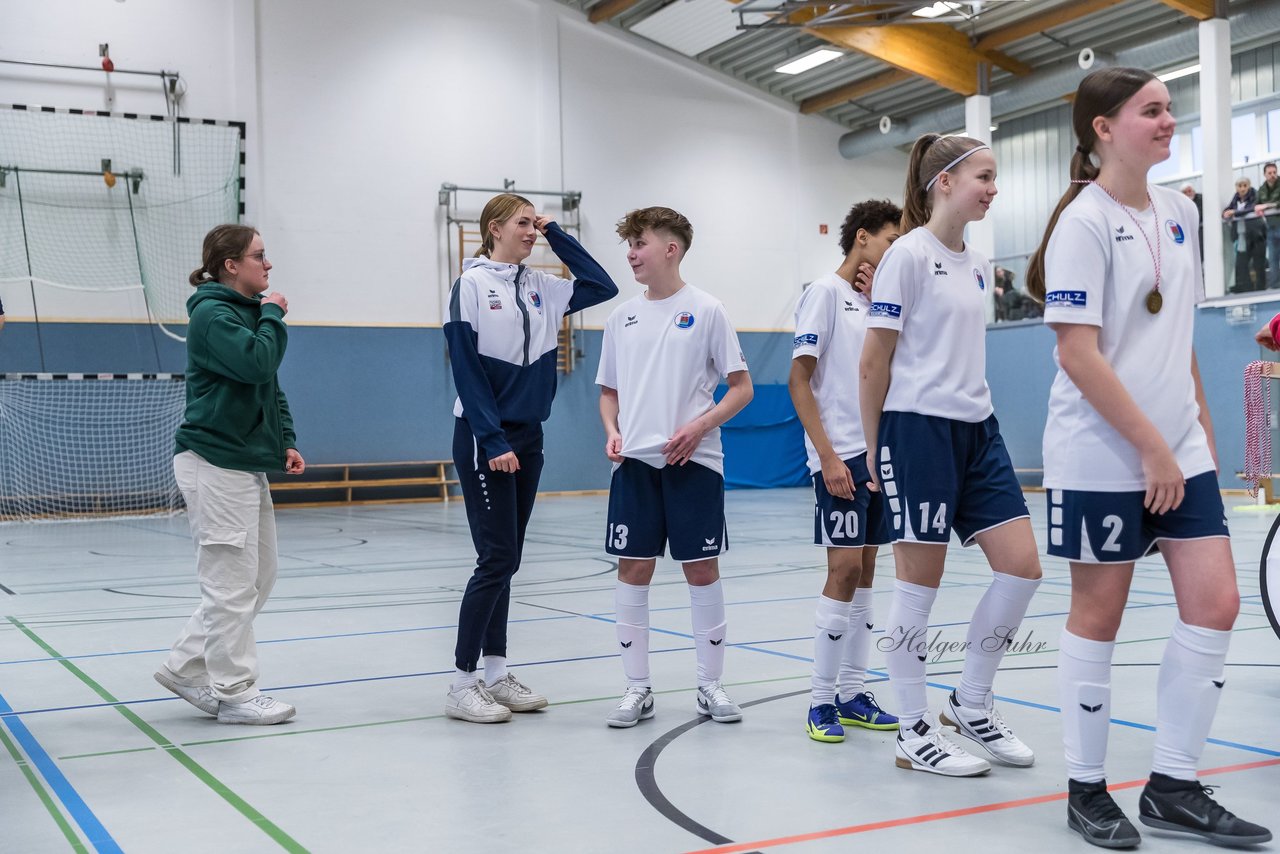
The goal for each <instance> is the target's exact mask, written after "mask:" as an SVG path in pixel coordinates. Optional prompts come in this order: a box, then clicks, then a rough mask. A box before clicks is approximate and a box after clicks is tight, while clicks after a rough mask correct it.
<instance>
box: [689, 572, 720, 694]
mask: <svg viewBox="0 0 1280 854" xmlns="http://www.w3.org/2000/svg"><path fill="white" fill-rule="evenodd" d="M689 603H690V605H691V606H692V607H691V608H690V611H691V612H692V618H693V646H694V650H695V651H696V652H697V655H698V685H699V686H703V685H710V684H711V683H712V682H715V681H718V680H719V679H720V677H721V676H723V675H724V636H725V622H724V590H723V589H721V587H720V579H718V578H717V579H716V580H715V581H713V582H711V583H710V584H706V585H703V586H701V587H695V586H694V585H692V584H690V585H689Z"/></svg>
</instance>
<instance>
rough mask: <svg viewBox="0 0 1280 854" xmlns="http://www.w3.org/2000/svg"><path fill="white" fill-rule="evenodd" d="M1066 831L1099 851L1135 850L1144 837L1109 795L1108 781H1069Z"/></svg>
mask: <svg viewBox="0 0 1280 854" xmlns="http://www.w3.org/2000/svg"><path fill="white" fill-rule="evenodd" d="M1067 827H1069V828H1071V829H1072V830H1074V831H1075V832H1076V833H1078V834H1080V835H1081V836H1083V837H1084V841H1085V842H1088V843H1089V844H1090V845H1097V846H1098V847H1099V848H1136V847H1137V846H1138V844H1139V843H1140V842H1142V835H1141V834H1140V833H1138V829H1137V828H1136V827H1134V826H1133V824H1132V823H1131V822H1130V821H1129V819H1128V818H1126V817H1125V814H1124V812H1123V811H1122V810H1121V809H1120V807H1119V805H1117V804H1116V802H1115V801H1114V800H1113V799H1112V797H1111V794H1110V793H1109V792H1108V791H1107V781H1106V780H1099V781H1098V782H1096V783H1081V782H1080V781H1079V780H1067Z"/></svg>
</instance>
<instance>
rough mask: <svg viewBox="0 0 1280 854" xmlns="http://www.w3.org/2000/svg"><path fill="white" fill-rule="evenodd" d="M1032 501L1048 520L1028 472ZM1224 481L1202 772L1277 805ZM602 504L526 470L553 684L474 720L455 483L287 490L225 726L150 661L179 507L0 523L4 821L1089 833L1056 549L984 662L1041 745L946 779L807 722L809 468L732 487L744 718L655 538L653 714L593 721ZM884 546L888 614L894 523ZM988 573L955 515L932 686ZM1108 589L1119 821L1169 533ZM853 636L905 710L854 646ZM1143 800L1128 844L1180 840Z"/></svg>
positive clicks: (603, 684)
mask: <svg viewBox="0 0 1280 854" xmlns="http://www.w3.org/2000/svg"><path fill="white" fill-rule="evenodd" d="M1028 501H1029V503H1030V505H1031V511H1032V519H1033V521H1034V523H1035V525H1036V531H1037V537H1039V539H1040V541H1041V543H1043V542H1044V519H1043V516H1044V496H1043V495H1042V494H1038V493H1032V494H1029V495H1028ZM1245 501H1246V499H1243V498H1229V499H1228V504H1229V506H1231V505H1235V506H1239V505H1242V504H1244V503H1245ZM1235 506H1232V509H1231V510H1230V511H1229V518H1230V522H1231V528H1232V532H1233V535H1234V539H1233V548H1234V551H1235V556H1236V560H1237V569H1238V572H1239V577H1240V588H1241V594H1242V597H1243V607H1242V610H1241V615H1240V618H1239V620H1238V622H1237V625H1236V630H1235V634H1236V637H1235V638H1234V640H1233V643H1232V648H1231V653H1230V656H1229V657H1228V668H1227V672H1228V680H1229V681H1228V684H1227V688H1226V690H1225V691H1224V693H1223V697H1222V703H1221V706H1220V707H1219V712H1218V717H1217V720H1216V722H1215V724H1214V728H1213V731H1212V737H1211V743H1210V744H1209V745H1208V746H1207V747H1206V749H1205V752H1204V757H1203V761H1202V763H1201V768H1202V778H1203V779H1204V781H1205V782H1207V783H1211V784H1213V785H1215V786H1219V787H1220V788H1219V789H1218V791H1217V793H1216V797H1218V798H1219V799H1220V801H1221V802H1222V803H1223V804H1224V805H1225V806H1227V807H1228V808H1229V809H1231V810H1233V811H1234V812H1236V813H1238V814H1239V815H1241V816H1242V817H1244V818H1247V819H1251V820H1254V821H1258V822H1261V823H1263V824H1269V825H1270V826H1271V827H1272V829H1273V830H1277V831H1280V822H1278V821H1276V820H1275V818H1274V816H1273V815H1272V814H1271V813H1270V810H1271V809H1274V803H1275V794H1276V792H1277V791H1280V737H1277V729H1276V726H1275V716H1274V715H1275V712H1274V710H1275V708H1276V706H1275V705H1273V704H1274V703H1276V701H1277V700H1280V678H1278V677H1280V671H1277V669H1276V668H1277V662H1278V661H1280V656H1277V651H1280V643H1278V641H1277V638H1276V636H1275V634H1274V633H1273V631H1272V629H1271V627H1270V624H1269V623H1268V620H1267V618H1266V615H1265V613H1264V610H1263V606H1262V604H1261V601H1260V598H1259V571H1258V563H1259V557H1260V554H1261V551H1262V544H1263V541H1264V539H1265V536H1266V533H1267V530H1268V528H1269V527H1270V524H1271V522H1272V517H1271V516H1270V515H1267V514H1262V513H1257V512H1244V511H1240V510H1238V509H1236V507H1235ZM605 507H606V498H605V497H604V496H574V497H547V498H544V499H541V500H540V501H539V503H538V505H537V508H536V510H535V512H534V517H533V522H532V524H531V526H530V535H529V538H528V544H527V547H526V551H525V559H524V566H523V569H521V571H520V573H519V574H518V575H517V576H516V578H515V589H514V590H513V594H512V605H511V646H510V651H511V664H512V666H513V669H515V671H516V672H517V674H518V675H519V676H520V677H521V679H523V680H524V681H525V682H527V683H528V684H529V685H530V686H532V687H533V688H535V689H536V690H538V691H540V692H542V693H544V694H546V695H547V696H548V697H549V698H550V700H551V706H550V708H548V709H546V710H544V711H542V712H535V713H530V714H524V715H516V716H515V719H514V720H513V721H512V722H510V723H507V724H500V725H484V726H482V725H476V724H467V723H461V722H458V721H452V720H447V719H445V718H444V716H443V707H444V695H445V691H446V686H447V684H448V682H449V680H450V677H451V676H452V673H453V668H452V650H453V643H454V627H455V624H456V620H457V610H458V601H459V598H460V593H461V590H462V587H463V586H464V585H465V583H466V580H467V578H468V576H469V574H470V571H471V567H472V565H473V564H472V561H473V559H474V552H473V550H472V546H471V540H470V535H469V534H468V531H467V523H466V516H465V513H464V510H463V506H462V503H461V501H454V502H451V503H449V504H414V505H385V506H377V507H350V508H347V507H343V508H334V509H280V510H278V511H277V519H278V522H279V528H280V552H281V572H280V580H279V583H278V584H277V586H276V589H275V592H274V594H273V596H272V598H271V601H270V602H269V603H268V605H267V608H266V610H265V611H264V612H263V613H262V614H261V615H260V616H259V617H258V620H257V623H256V628H257V636H258V643H259V652H260V658H261V670H262V682H261V685H262V687H263V688H264V689H265V690H266V691H267V692H268V693H270V694H272V695H274V696H277V697H280V698H282V699H285V700H287V701H289V702H290V703H293V704H295V705H296V706H297V707H298V714H297V717H296V718H294V719H293V720H292V721H290V722H288V723H286V724H282V725H279V726H275V727H264V728H256V727H232V726H225V725H219V724H217V723H216V722H215V721H214V720H213V719H212V718H209V717H205V716H203V715H201V713H200V712H199V711H197V710H196V709H194V708H192V707H191V706H189V705H187V704H186V703H184V702H183V701H181V700H179V699H177V698H176V697H173V696H172V695H170V694H169V693H168V692H166V691H164V690H163V689H162V688H160V686H159V685H157V684H156V683H155V682H154V681H153V680H152V678H151V674H152V672H153V671H154V670H155V669H156V666H157V665H158V664H159V663H160V662H161V661H162V660H163V656H164V654H165V651H166V650H167V648H168V645H169V644H170V643H171V642H172V641H173V639H174V637H176V635H177V633H178V630H179V629H180V628H181V627H182V624H183V621H184V620H185V619H186V618H187V616H189V614H190V612H191V611H192V610H193V608H194V607H195V604H196V602H197V597H198V593H197V588H196V584H195V579H194V557H193V549H192V545H191V540H190V537H189V534H188V531H187V527H186V518H185V517H182V516H180V517H176V518H171V519H170V518H165V519H141V520H139V519H133V520H124V521H110V522H83V523H42V524H23V525H18V524H10V525H4V526H0V615H3V616H0V742H2V744H3V746H2V747H0V818H3V821H0V851H3V852H22V854H29V852H46V851H49V852H57V851H66V850H68V849H71V850H99V851H117V850H123V851H127V852H172V851H183V852H205V851H208V852H219V854H225V852H258V851H262V852H270V851H276V850H279V849H281V848H284V849H285V850H290V851H301V850H310V851H317V852H326V851H333V852H339V851H341V852H349V851H380V852H382V851H522V852H605V851H608V852H691V851H716V852H730V851H760V852H765V851H786V852H798V854H810V852H828V851H837V850H839V851H847V850H848V849H849V848H850V846H853V845H873V846H875V847H876V850H893V851H922V850H925V849H926V848H933V847H935V846H938V845H940V844H946V843H948V842H953V843H954V842H956V841H959V840H968V843H967V844H970V845H975V846H981V848H982V850H983V851H984V854H989V852H1019V854H1023V852H1026V851H1027V850H1029V848H1030V849H1032V850H1036V851H1038V852H1059V851H1073V852H1082V851H1084V850H1087V846H1086V845H1085V843H1084V842H1083V841H1082V840H1080V838H1079V837H1077V836H1076V835H1074V834H1072V833H1071V832H1069V831H1068V830H1067V829H1066V823H1065V810H1066V807H1065V803H1064V798H1065V785H1066V774H1065V771H1064V763H1063V758H1062V745H1061V731H1060V727H1059V725H1058V710H1057V691H1056V687H1055V684H1056V683H1055V677H1054V666H1055V663H1056V661H1057V639H1058V633H1059V630H1060V629H1061V627H1062V624H1063V621H1064V620H1065V615H1066V611H1067V608H1068V601H1069V594H1070V588H1069V584H1068V577H1067V571H1066V566H1065V564H1064V563H1062V562H1061V561H1057V560H1054V559H1045V562H1044V566H1045V579H1044V583H1043V584H1042V585H1041V588H1040V590H1039V591H1038V593H1037V594H1036V598H1035V599H1034V600H1033V602H1032V604H1031V608H1030V610H1029V612H1028V618H1027V620H1026V621H1025V622H1024V624H1023V631H1022V633H1021V634H1020V638H1019V641H1018V645H1017V647H1015V651H1013V652H1011V653H1010V654H1009V655H1008V656H1007V657H1006V659H1005V661H1004V666H1003V668H1002V670H1001V673H1000V675H999V676H998V677H997V679H996V685H995V687H996V693H997V696H998V697H999V702H1000V704H1001V707H1002V709H1003V710H1004V712H1005V717H1006V719H1007V720H1008V721H1009V723H1010V725H1011V726H1012V727H1013V728H1014V730H1015V731H1016V732H1017V733H1018V734H1019V736H1020V737H1021V738H1022V739H1023V740H1024V741H1025V742H1027V743H1028V744H1029V745H1030V746H1031V747H1032V748H1033V749H1035V750H1036V764H1035V766H1034V767H1032V768H1029V769H1014V768H1007V767H1001V766H999V765H996V766H995V767H994V769H993V771H992V772H991V773H990V774H989V775H987V776H985V777H980V778H973V779H949V778H942V777H937V776H933V775H926V774H923V773H919V772H912V771H905V770H902V769H899V768H897V767H896V766H895V765H894V761H893V759H894V750H893V738H894V734H893V733H879V732H870V731H866V730H852V731H851V732H850V733H849V737H848V738H847V739H846V741H845V742H844V743H843V744H819V743H817V742H813V741H810V740H809V739H808V738H807V737H806V736H805V734H804V718H805V713H806V710H807V708H808V687H809V671H810V657H811V655H812V644H813V636H812V632H813V614H814V605H815V597H816V596H817V594H818V591H819V590H820V588H821V586H822V582H823V578H824V575H825V555H824V551H823V550H822V549H820V548H817V547H814V546H813V545H811V544H810V539H811V531H812V521H811V520H812V512H813V511H812V492H811V491H809V490H805V489H793V490H772V491H741V492H731V493H729V497H728V513H729V515H728V518H729V532H730V546H731V548H730V551H729V552H728V554H727V555H726V556H725V557H724V558H722V563H721V567H722V574H723V576H724V587H725V595H726V600H727V603H728V617H729V638H728V639H729V643H730V645H731V650H730V651H729V652H728V654H727V657H726V673H725V683H726V687H727V688H728V690H729V692H730V695H731V696H732V697H733V698H734V700H736V701H737V702H738V703H740V704H741V705H742V706H743V708H744V711H745V715H744V719H743V721H742V722H741V723H737V724H717V723H714V722H711V721H710V720H709V719H705V718H699V717H698V716H697V715H696V713H695V711H694V694H693V689H694V687H695V670H694V657H693V649H692V640H691V635H690V627H689V617H688V594H687V592H686V588H685V585H684V578H683V575H682V574H681V572H680V569H679V567H678V565H675V564H673V563H671V562H670V561H665V560H664V561H661V562H660V563H659V568H658V573H657V575H656V576H655V578H654V589H653V593H652V596H651V605H652V608H653V614H652V626H653V632H654V637H653V641H652V667H653V678H654V689H655V691H656V693H657V716H656V717H655V718H653V719H652V720H649V721H643V722H642V723H641V724H640V725H638V726H636V727H634V728H632V729H628V730H613V729H609V728H607V727H606V726H605V725H604V718H605V715H606V714H607V713H608V712H609V711H610V709H611V708H612V707H613V705H614V704H615V703H616V702H617V699H618V697H619V696H620V694H621V692H622V689H623V679H622V672H621V664H620V662H619V661H618V657H617V655H616V654H615V652H614V650H615V648H616V642H615V640H614V634H613V626H612V624H611V623H612V609H613V575H614V572H613V562H612V561H611V560H609V559H607V558H606V556H605V555H604V554H603V550H602V541H603V537H604V518H605ZM879 566H880V572H879V577H878V578H877V580H876V585H875V589H876V596H875V609H876V617H877V619H878V620H883V618H884V617H885V615H886V614H887V611H888V606H889V597H890V595H891V591H892V577H893V561H892V557H891V555H890V554H889V553H888V550H887V549H886V550H884V552H883V553H882V555H881V558H880V564H879ZM989 574H990V570H989V569H988V567H987V565H986V562H985V561H984V560H983V558H982V555H981V552H979V551H978V550H977V549H976V548H975V549H961V548H959V547H958V546H956V545H954V544H953V545H952V547H951V553H950V555H949V557H948V570H947V574H946V576H945V577H944V579H943V590H942V593H941V595H940V596H939V598H938V602H937V605H936V607H935V608H934V611H933V615H932V619H933V623H932V629H931V640H934V638H935V636H936V642H935V647H934V650H935V651H934V652H933V654H931V657H930V659H929V674H930V685H931V693H930V704H931V708H932V710H933V711H934V712H935V714H936V712H937V711H938V710H939V709H940V708H941V704H942V702H943V701H944V698H945V697H946V692H947V691H949V690H950V688H951V687H952V686H953V684H954V683H955V680H957V679H958V678H959V677H958V673H959V669H960V657H961V654H960V653H959V652H955V651H953V650H952V649H949V648H948V647H947V644H950V643H959V642H961V641H963V640H964V635H965V624H966V622H967V620H968V616H969V614H970V613H971V611H972V609H973V607H974V605H975V604H976V602H977V600H978V598H979V597H980V596H981V594H982V592H983V590H984V589H985V587H986V585H987V583H988V579H989ZM1128 611H1129V612H1128V614H1127V615H1126V620H1125V625H1124V627H1123V629H1122V630H1121V637H1120V645H1119V647H1118V649H1117V653H1116V665H1117V666H1116V672H1115V679H1114V686H1115V687H1114V697H1113V703H1114V707H1115V715H1116V716H1115V718H1114V720H1113V721H1112V724H1113V726H1112V730H1111V747H1110V755H1109V761H1108V778H1109V780H1110V781H1111V783H1112V785H1113V788H1114V787H1115V786H1117V784H1118V785H1119V787H1121V788H1120V791H1118V793H1117V795H1116V797H1117V800H1118V801H1119V803H1120V805H1121V806H1122V807H1123V808H1124V809H1125V810H1126V812H1128V814H1129V816H1130V817H1131V818H1132V819H1134V820H1135V821H1136V819H1137V797H1138V792H1139V787H1140V784H1141V783H1142V782H1143V781H1144V780H1145V778H1146V775H1147V773H1148V771H1149V763H1150V757H1151V746H1152V725H1153V724H1154V722H1155V685H1156V671H1157V666H1158V664H1159V662H1160V658H1161V654H1162V652H1163V648H1164V643H1165V639H1166V637H1167V636H1168V632H1169V630H1170V628H1171V626H1172V623H1173V619H1174V615H1175V611H1174V603H1173V597H1172V592H1171V587H1170V584H1169V581H1168V576H1167V574H1166V572H1165V570H1164V565H1163V564H1162V563H1161V562H1160V561H1159V559H1158V558H1157V559H1154V560H1152V559H1148V560H1145V561H1143V562H1141V563H1140V564H1139V566H1138V571H1137V575H1136V577H1135V579H1134V584H1133V591H1132V594H1131V597H1130V602H1129V605H1128ZM872 666H873V667H874V668H877V672H876V676H875V682H876V684H874V685H872V686H871V688H873V689H874V690H875V691H876V693H877V695H878V698H879V700H880V701H881V703H882V705H883V706H884V707H885V708H886V709H888V710H889V711H893V710H894V708H895V706H896V702H895V699H894V694H893V691H892V689H891V687H890V686H889V685H888V684H879V683H882V682H883V680H884V673H883V655H882V654H881V653H880V652H878V651H875V650H874V649H873V652H872ZM960 743H961V744H964V745H965V746H966V747H972V745H971V744H970V743H969V742H967V741H965V740H963V739H960ZM974 749H975V751H976V752H979V753H981V751H980V750H977V748H974ZM1140 829H1141V830H1142V831H1143V834H1144V842H1143V846H1142V850H1144V851H1191V850H1194V849H1193V846H1196V847H1198V846H1199V843H1197V842H1194V841H1189V840H1184V839H1175V838H1171V837H1170V836H1168V835H1166V834H1162V833H1160V832H1158V831H1152V830H1149V829H1147V828H1140ZM1028 840H1034V842H1033V843H1029V842H1028ZM1273 845H1274V843H1273ZM1271 847H1272V846H1264V847H1263V848H1262V849H1260V850H1267V849H1269V848H1271Z"/></svg>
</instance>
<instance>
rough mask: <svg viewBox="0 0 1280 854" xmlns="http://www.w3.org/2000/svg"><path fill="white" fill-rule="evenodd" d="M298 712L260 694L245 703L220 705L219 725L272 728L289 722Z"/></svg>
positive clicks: (289, 706) (287, 705) (286, 704)
mask: <svg viewBox="0 0 1280 854" xmlns="http://www.w3.org/2000/svg"><path fill="white" fill-rule="evenodd" d="M297 712H298V710H297V709H295V708H294V707H293V706H291V705H289V704H288V703H283V702H281V701H279V700H273V699H272V698H270V697H268V696H266V695H265V694H259V695H258V696H256V697H254V698H253V699H252V700H246V701H244V702H243V703H219V704H218V723H220V724H248V725H250V726H271V725H272V724H278V723H283V722H284V721H287V720H289V718H291V717H293V716H294V715H295V714H297Z"/></svg>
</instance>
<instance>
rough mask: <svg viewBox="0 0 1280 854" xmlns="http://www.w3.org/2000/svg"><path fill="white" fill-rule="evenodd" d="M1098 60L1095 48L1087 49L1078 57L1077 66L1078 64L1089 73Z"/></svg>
mask: <svg viewBox="0 0 1280 854" xmlns="http://www.w3.org/2000/svg"><path fill="white" fill-rule="evenodd" d="M1097 59H1098V57H1097V55H1096V54H1095V53H1094V52H1093V48H1091V47H1086V48H1085V49H1084V50H1082V51H1080V55H1079V56H1077V57H1076V64H1078V65H1079V66H1080V68H1081V69H1083V70H1084V71H1088V70H1089V69H1090V68H1093V63H1094V62H1096V61H1097Z"/></svg>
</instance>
